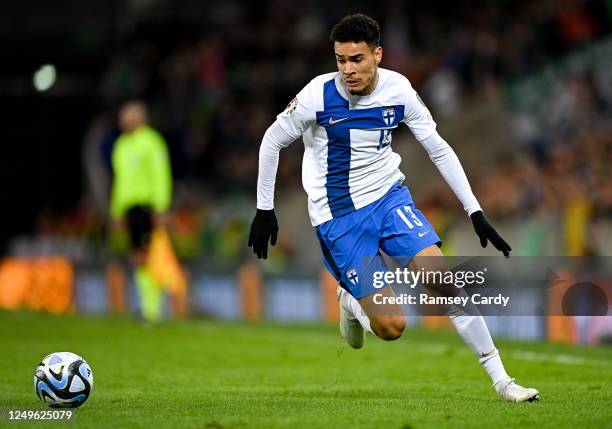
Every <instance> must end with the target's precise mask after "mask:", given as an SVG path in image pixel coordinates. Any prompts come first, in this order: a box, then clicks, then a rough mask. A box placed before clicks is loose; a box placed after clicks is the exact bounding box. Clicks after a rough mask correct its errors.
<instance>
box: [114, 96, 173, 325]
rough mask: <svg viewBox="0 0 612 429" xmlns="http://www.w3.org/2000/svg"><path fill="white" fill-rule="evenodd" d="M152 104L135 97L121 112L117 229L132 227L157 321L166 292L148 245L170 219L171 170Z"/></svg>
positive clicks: (135, 258)
mask: <svg viewBox="0 0 612 429" xmlns="http://www.w3.org/2000/svg"><path fill="white" fill-rule="evenodd" d="M147 116H148V115H147V108H146V106H145V105H144V104H143V103H142V102H138V101H131V102H128V103H126V104H124V105H123V106H122V107H121V110H120V111H119V127H120V128H121V131H122V134H121V135H120V136H119V137H118V138H117V141H116V142H115V145H114V147H113V152H112V166H113V185H112V193H111V206H110V211H111V218H112V223H113V227H115V228H121V227H124V226H125V227H127V229H128V232H129V238H130V242H131V243H130V244H131V251H130V258H131V260H132V263H133V264H134V280H135V282H136V286H137V287H138V292H139V296H140V309H141V314H142V317H143V318H144V320H146V321H148V322H157V321H159V320H160V319H161V316H162V303H163V290H162V287H161V285H160V284H158V282H157V281H156V279H155V278H154V276H153V275H152V273H151V269H150V268H149V264H148V256H149V255H148V253H149V244H150V242H151V237H152V233H153V231H154V229H155V227H157V226H162V225H163V224H164V223H165V220H164V219H165V213H166V212H167V211H168V209H169V208H170V201H171V196H172V173H171V167H170V160H169V157H168V149H167V147H166V142H165V141H164V139H163V137H162V136H161V135H160V134H159V133H158V132H157V131H155V130H154V129H153V128H151V127H150V126H149V125H148V124H147Z"/></svg>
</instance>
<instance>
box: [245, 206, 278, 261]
mask: <svg viewBox="0 0 612 429" xmlns="http://www.w3.org/2000/svg"><path fill="white" fill-rule="evenodd" d="M277 233H278V221H277V220H276V215H275V214H274V209H272V210H260V209H257V213H255V218H254V219H253V223H251V233H250V234H249V247H253V253H255V254H257V257H258V258H259V259H262V258H263V259H266V258H267V257H268V240H270V244H271V245H272V246H274V245H275V244H276V235H277Z"/></svg>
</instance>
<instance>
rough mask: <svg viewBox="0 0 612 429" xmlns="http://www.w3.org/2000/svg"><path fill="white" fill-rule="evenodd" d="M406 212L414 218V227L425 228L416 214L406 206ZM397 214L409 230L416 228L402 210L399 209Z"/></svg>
mask: <svg viewBox="0 0 612 429" xmlns="http://www.w3.org/2000/svg"><path fill="white" fill-rule="evenodd" d="M404 211H405V212H406V213H408V214H409V215H410V217H411V218H412V221H413V222H414V225H416V226H423V222H421V221H420V220H419V218H418V217H416V215H415V214H414V212H413V211H412V208H411V207H410V206H404ZM395 212H396V213H397V215H398V216H399V217H400V218H401V219H402V220H403V221H404V223H405V224H406V225H408V228H410V229H412V228H414V225H413V224H412V222H410V220H408V218H407V217H406V215H405V214H404V212H402V209H397V210H396V211H395Z"/></svg>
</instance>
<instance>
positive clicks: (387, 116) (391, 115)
mask: <svg viewBox="0 0 612 429" xmlns="http://www.w3.org/2000/svg"><path fill="white" fill-rule="evenodd" d="M382 117H383V119H384V121H385V124H387V126H391V124H393V121H394V120H395V109H394V108H393V107H388V108H386V109H383V111H382Z"/></svg>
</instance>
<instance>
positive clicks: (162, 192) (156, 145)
mask: <svg viewBox="0 0 612 429" xmlns="http://www.w3.org/2000/svg"><path fill="white" fill-rule="evenodd" d="M150 156H151V170H152V171H151V173H152V174H151V180H152V181H153V186H152V190H153V193H152V195H151V198H152V205H153V209H154V210H155V213H156V214H158V215H161V214H163V213H166V212H167V211H168V210H169V209H170V204H171V201H172V167H171V166H170V156H169V155H168V146H167V145H166V141H165V140H164V138H163V137H162V136H161V134H159V133H157V132H156V131H153V130H152V133H151V154H150Z"/></svg>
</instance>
